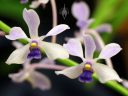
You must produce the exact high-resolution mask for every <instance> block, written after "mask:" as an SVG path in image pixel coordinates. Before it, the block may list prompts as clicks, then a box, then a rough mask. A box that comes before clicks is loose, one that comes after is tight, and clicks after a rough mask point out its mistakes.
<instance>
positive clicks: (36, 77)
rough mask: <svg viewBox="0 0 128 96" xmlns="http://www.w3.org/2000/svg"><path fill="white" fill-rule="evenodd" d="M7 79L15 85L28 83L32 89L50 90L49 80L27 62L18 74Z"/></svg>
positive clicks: (10, 75) (13, 74)
mask: <svg viewBox="0 0 128 96" xmlns="http://www.w3.org/2000/svg"><path fill="white" fill-rule="evenodd" d="M47 60H48V59H47ZM45 61H46V59H45ZM42 64H45V62H42ZM9 77H10V78H11V79H12V81H14V82H16V83H21V82H23V81H28V82H29V83H30V84H31V85H32V87H33V88H39V89H41V90H48V89H50V88H51V81H50V79H49V78H48V77H47V76H45V75H44V74H42V73H40V72H38V71H36V70H35V69H34V67H32V65H31V64H30V61H29V60H28V61H27V62H25V63H24V64H23V69H22V70H20V71H19V72H18V73H12V74H9Z"/></svg>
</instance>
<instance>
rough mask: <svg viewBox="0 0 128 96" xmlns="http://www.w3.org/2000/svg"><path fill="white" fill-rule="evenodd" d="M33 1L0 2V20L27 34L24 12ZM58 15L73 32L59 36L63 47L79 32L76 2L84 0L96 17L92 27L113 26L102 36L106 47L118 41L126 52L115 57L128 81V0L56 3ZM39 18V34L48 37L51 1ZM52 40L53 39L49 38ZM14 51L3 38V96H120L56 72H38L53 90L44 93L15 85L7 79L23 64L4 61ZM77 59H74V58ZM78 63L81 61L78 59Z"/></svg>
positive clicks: (0, 64) (0, 42) (0, 84)
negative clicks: (66, 38)
mask: <svg viewBox="0 0 128 96" xmlns="http://www.w3.org/2000/svg"><path fill="white" fill-rule="evenodd" d="M31 1H32V0H29V2H28V3H26V4H21V3H20V0H0V20H2V21H3V22H5V23H6V24H8V25H9V26H10V27H14V26H20V27H21V28H22V29H23V30H24V31H25V32H26V33H27V34H28V29H27V25H26V24H25V22H24V20H23V17H22V11H23V9H24V8H29V5H30V3H31ZM55 1H56V4H57V12H58V24H62V23H64V24H67V25H69V26H70V27H71V29H70V30H67V31H65V32H63V33H62V34H60V35H58V37H57V43H60V44H63V43H64V42H65V41H64V38H65V37H73V36H74V32H75V31H76V30H78V27H77V26H76V25H75V23H76V19H75V18H74V17H73V16H72V14H71V6H72V4H73V2H79V1H84V2H86V3H87V4H88V5H89V8H90V10H91V15H90V17H91V18H95V19H96V20H95V22H94V23H93V24H92V28H95V27H97V26H98V25H100V24H102V23H110V24H111V25H112V27H113V32H112V33H102V34H101V36H102V38H103V40H104V41H105V43H106V44H108V43H109V42H116V43H119V44H120V45H121V47H122V48H123V50H122V51H121V52H120V53H119V54H118V55H116V56H115V57H113V58H112V61H113V65H114V69H115V70H116V71H117V73H118V74H119V75H120V77H121V78H125V79H128V0H55ZM64 5H65V7H66V9H67V10H68V14H67V16H66V18H65V19H64V18H63V16H62V15H61V14H60V11H61V9H62V8H63V7H64ZM35 10H36V12H37V13H38V15H39V17H40V21H41V24H40V27H39V35H42V34H46V33H47V32H48V31H49V30H50V29H51V28H52V11H51V5H50V2H49V3H48V4H46V5H45V7H43V6H39V7H38V8H37V9H35ZM46 40H47V41H50V38H48V39H46ZM14 49H15V48H14V47H13V46H12V41H9V40H7V39H6V38H5V37H0V96H73V95H74V96H99V95H100V96H121V94H119V93H118V92H116V91H114V90H112V89H111V88H108V87H107V86H104V85H103V84H101V83H99V82H98V81H95V82H93V83H91V84H83V83H80V82H78V80H71V79H68V78H66V77H64V76H56V75H55V74H54V71H50V70H39V71H41V72H43V73H46V74H47V76H48V77H49V78H50V79H51V82H52V89H51V90H48V91H42V90H39V89H33V88H32V87H31V85H30V84H29V83H28V82H24V83H14V82H12V81H11V80H10V79H9V78H8V74H9V73H15V72H18V71H19V69H21V68H22V67H21V65H7V64H5V63H4V62H5V61H6V59H7V58H8V56H9V55H10V53H11V52H12V51H13V50H14ZM73 59H74V58H73ZM75 61H78V62H79V59H77V58H75Z"/></svg>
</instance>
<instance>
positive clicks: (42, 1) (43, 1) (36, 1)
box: [30, 0, 49, 8]
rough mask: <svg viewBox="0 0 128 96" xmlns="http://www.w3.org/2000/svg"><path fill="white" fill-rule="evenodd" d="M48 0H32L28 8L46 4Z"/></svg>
mask: <svg viewBox="0 0 128 96" xmlns="http://www.w3.org/2000/svg"><path fill="white" fill-rule="evenodd" d="M48 2H49V0H34V1H32V3H31V5H30V8H38V7H39V6H40V5H41V4H47V3H48Z"/></svg>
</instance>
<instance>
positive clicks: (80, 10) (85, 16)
mask: <svg viewBox="0 0 128 96" xmlns="http://www.w3.org/2000/svg"><path fill="white" fill-rule="evenodd" d="M71 11H72V15H73V16H74V17H75V18H76V19H77V23H76V25H77V26H78V27H79V28H80V29H87V28H88V27H89V26H90V25H91V24H92V23H93V22H94V19H89V15H90V10H89V7H88V5H87V4H86V3H85V2H83V1H81V2H77V3H76V2H75V3H74V4H73V5H72V10H71ZM95 30H96V31H97V32H111V31H112V28H111V25H110V24H102V25H100V26H98V27H97V28H95Z"/></svg>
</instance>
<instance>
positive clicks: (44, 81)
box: [27, 71, 51, 90]
mask: <svg viewBox="0 0 128 96" xmlns="http://www.w3.org/2000/svg"><path fill="white" fill-rule="evenodd" d="M27 80H28V81H29V82H30V83H31V84H32V86H33V87H34V88H39V89H41V90H48V89H50V88H51V82H50V80H49V78H48V77H46V76H45V75H44V74H41V73H39V72H36V71H33V72H31V74H30V76H29V78H28V79H27Z"/></svg>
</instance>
